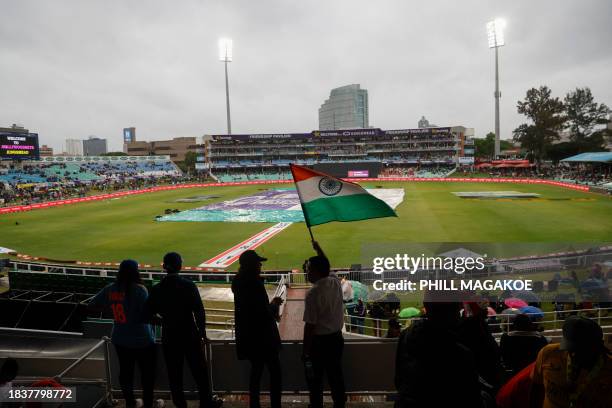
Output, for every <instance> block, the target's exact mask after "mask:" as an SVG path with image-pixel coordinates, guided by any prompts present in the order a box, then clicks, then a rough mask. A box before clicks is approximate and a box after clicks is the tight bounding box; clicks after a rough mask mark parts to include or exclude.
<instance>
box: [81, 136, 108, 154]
mask: <svg viewBox="0 0 612 408" xmlns="http://www.w3.org/2000/svg"><path fill="white" fill-rule="evenodd" d="M106 152H107V148H106V139H100V138H98V137H95V136H89V139H87V140H83V154H84V155H85V156H100V155H102V154H105V153H106Z"/></svg>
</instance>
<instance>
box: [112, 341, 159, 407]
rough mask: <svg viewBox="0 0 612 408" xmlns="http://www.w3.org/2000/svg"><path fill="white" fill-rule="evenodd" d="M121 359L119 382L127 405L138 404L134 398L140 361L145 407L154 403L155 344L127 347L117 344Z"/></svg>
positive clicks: (118, 354) (118, 355) (116, 348)
mask: <svg viewBox="0 0 612 408" xmlns="http://www.w3.org/2000/svg"><path fill="white" fill-rule="evenodd" d="M115 350H116V351H117V357H118V359H119V384H120V385H121V392H123V398H124V399H125V405H126V406H127V407H133V406H135V405H136V399H135V398H134V368H135V366H136V363H138V369H139V370H140V381H141V385H142V394H143V395H142V401H143V402H144V406H145V407H151V406H152V405H153V387H154V385H155V344H152V345H150V346H148V347H144V348H127V347H122V346H118V345H116V344H115Z"/></svg>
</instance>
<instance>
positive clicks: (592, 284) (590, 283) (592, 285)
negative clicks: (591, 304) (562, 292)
mask: <svg viewBox="0 0 612 408" xmlns="http://www.w3.org/2000/svg"><path fill="white" fill-rule="evenodd" d="M580 287H581V288H582V289H585V290H594V289H607V288H608V284H607V283H606V282H604V281H602V280H599V279H593V278H590V279H587V280H585V281H584V282H582V283H581V284H580Z"/></svg>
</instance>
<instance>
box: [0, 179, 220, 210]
mask: <svg viewBox="0 0 612 408" xmlns="http://www.w3.org/2000/svg"><path fill="white" fill-rule="evenodd" d="M202 181H210V179H208V178H207V177H206V176H161V177H155V176H148V177H136V178H125V179H104V180H97V181H92V182H89V183H85V182H79V181H74V182H63V183H59V182H53V183H45V184H25V185H16V186H8V185H6V184H2V183H0V206H9V205H28V204H34V203H40V202H45V201H53V200H62V199H66V198H76V197H86V196H89V195H96V194H104V193H111V192H115V191H122V190H139V189H143V188H148V187H154V186H158V185H169V184H180V183H189V182H202Z"/></svg>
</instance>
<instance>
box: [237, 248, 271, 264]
mask: <svg viewBox="0 0 612 408" xmlns="http://www.w3.org/2000/svg"><path fill="white" fill-rule="evenodd" d="M267 260H268V258H264V257H262V256H259V255H258V254H257V252H255V251H253V250H252V249H249V250H246V251H244V252H243V253H242V254H240V258H238V262H239V263H240V265H242V266H247V265H253V264H255V263H257V262H264V261H267Z"/></svg>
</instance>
